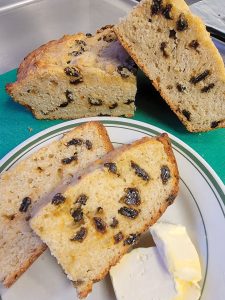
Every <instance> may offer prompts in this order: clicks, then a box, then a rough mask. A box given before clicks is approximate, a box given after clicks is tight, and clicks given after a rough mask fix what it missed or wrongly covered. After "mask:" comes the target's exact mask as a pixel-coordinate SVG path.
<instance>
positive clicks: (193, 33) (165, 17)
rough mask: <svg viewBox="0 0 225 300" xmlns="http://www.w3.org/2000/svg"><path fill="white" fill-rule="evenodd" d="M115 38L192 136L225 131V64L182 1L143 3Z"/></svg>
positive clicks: (148, 0)
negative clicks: (222, 128) (219, 130)
mask: <svg viewBox="0 0 225 300" xmlns="http://www.w3.org/2000/svg"><path fill="white" fill-rule="evenodd" d="M115 32H116V34H117V36H118V38H119V40H120V42H121V43H122V45H123V46H124V48H125V49H126V50H127V51H128V52H129V54H130V55H131V56H132V58H133V59H134V60H135V62H136V63H137V64H138V66H139V67H140V68H141V69H142V70H143V71H144V72H145V74H146V75H147V76H148V77H149V78H150V80H151V81H152V83H153V85H154V86H155V88H156V89H157V90H158V91H159V92H160V94H161V96H162V97H163V98H164V100H165V101H166V102H167V103H168V104H169V106H170V107H171V109H172V110H173V111H174V112H175V113H176V114H177V116H178V117H179V119H180V120H181V121H182V122H183V124H184V125H185V126H186V127H187V129H188V130H189V131H195V132H199V131H208V130H211V129H214V128H219V127H225V69H224V63H223V60H222V58H221V56H220V55H219V52H218V50H217V49H216V47H215V46H214V44H213V42H212V40H211V39H210V34H209V33H208V32H207V31H206V28H205V25H204V24H203V22H202V21H201V19H200V18H198V17H197V16H195V15H193V14H192V13H191V11H190V10H189V8H188V6H187V5H186V3H185V2H184V1H183V0H173V1H172V0H142V1H141V2H140V3H139V4H138V5H137V6H136V7H135V8H134V9H133V10H132V11H131V13H130V14H129V15H128V16H127V17H125V18H124V19H122V20H121V22H120V23H119V24H117V25H116V26H115Z"/></svg>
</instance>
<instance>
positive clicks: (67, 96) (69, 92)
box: [65, 90, 74, 103]
mask: <svg viewBox="0 0 225 300" xmlns="http://www.w3.org/2000/svg"><path fill="white" fill-rule="evenodd" d="M65 95H66V99H67V100H68V102H69V103H70V102H72V101H73V100H74V99H73V93H72V92H71V91H69V90H66V91H65Z"/></svg>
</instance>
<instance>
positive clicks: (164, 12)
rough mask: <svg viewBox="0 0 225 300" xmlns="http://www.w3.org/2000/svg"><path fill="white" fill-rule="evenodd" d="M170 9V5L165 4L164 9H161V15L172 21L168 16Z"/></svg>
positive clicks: (169, 15)
mask: <svg viewBox="0 0 225 300" xmlns="http://www.w3.org/2000/svg"><path fill="white" fill-rule="evenodd" d="M172 7H173V6H172V4H167V5H166V7H164V8H163V9H162V15H163V16H164V17H165V18H166V19H168V20H173V18H172V17H171V14H170V13H171V9H172Z"/></svg>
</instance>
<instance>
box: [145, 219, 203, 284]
mask: <svg viewBox="0 0 225 300" xmlns="http://www.w3.org/2000/svg"><path fill="white" fill-rule="evenodd" d="M150 231H151V234H152V237H153V240H154V242H155V244H156V247H157V249H158V251H159V253H160V255H161V258H162V259H163V261H164V263H165V265H166V266H167V268H168V270H169V272H170V273H171V274H172V275H173V277H174V278H177V279H181V280H184V281H188V282H193V283H197V282H198V281H200V280H201V278H202V274H201V265H200V261H199V256H198V253H197V251H196V249H195V246H194V245H193V243H192V241H191V239H190V237H189V236H188V234H187V231H186V228H185V227H184V226H182V225H175V224H170V223H156V224H155V225H154V226H152V227H151V229H150Z"/></svg>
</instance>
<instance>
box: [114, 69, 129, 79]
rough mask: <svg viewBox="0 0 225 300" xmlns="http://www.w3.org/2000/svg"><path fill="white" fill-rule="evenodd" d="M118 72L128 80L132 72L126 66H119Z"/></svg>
mask: <svg viewBox="0 0 225 300" xmlns="http://www.w3.org/2000/svg"><path fill="white" fill-rule="evenodd" d="M117 72H118V73H119V74H120V76H121V77H122V78H128V77H129V76H130V71H129V70H128V68H126V67H124V66H118V67H117Z"/></svg>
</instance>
